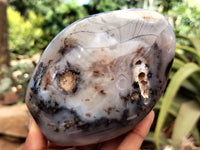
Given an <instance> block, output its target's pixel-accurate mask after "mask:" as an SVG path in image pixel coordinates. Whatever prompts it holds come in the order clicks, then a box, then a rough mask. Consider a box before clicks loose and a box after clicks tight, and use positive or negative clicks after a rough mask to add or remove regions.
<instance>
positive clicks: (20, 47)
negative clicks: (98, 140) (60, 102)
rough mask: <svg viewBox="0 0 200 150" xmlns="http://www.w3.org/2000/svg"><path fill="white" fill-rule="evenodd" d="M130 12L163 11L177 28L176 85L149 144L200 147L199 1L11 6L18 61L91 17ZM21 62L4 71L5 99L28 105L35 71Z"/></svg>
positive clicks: (46, 0)
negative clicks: (14, 96) (12, 95)
mask: <svg viewBox="0 0 200 150" xmlns="http://www.w3.org/2000/svg"><path fill="white" fill-rule="evenodd" d="M126 8H145V9H153V10H156V11H159V12H160V13H162V14H164V15H165V16H166V17H167V18H168V20H169V21H170V23H171V24H172V25H173V27H174V30H175V32H176V38H177V46H176V58H175V60H174V63H173V66H172V70H171V73H170V80H169V81H170V82H169V85H168V87H167V89H166V92H165V95H164V96H163V97H162V98H161V99H160V101H159V102H158V104H157V105H156V106H155V108H154V110H155V112H156V116H157V120H156V126H155V130H154V128H153V130H151V132H150V133H149V134H148V136H147V137H146V139H145V140H146V141H151V142H153V143H155V144H156V146H157V149H164V148H165V147H166V146H170V147H172V148H176V149H181V148H182V149H184V146H185V145H184V144H185V143H187V142H185V139H186V141H187V140H188V141H190V143H192V144H193V145H192V146H193V148H194V147H195V145H196V146H200V121H199V120H200V119H199V117H200V114H199V110H200V106H199V105H200V45H199V43H200V5H199V4H198V3H197V2H196V1H195V0H190V1H189V0H175V1H173V0H90V1H89V3H88V4H86V5H84V6H79V5H78V4H77V2H76V1H75V0H55V1H53V0H39V1H38V0H29V1H26V0H21V1H18V0H10V6H9V7H8V11H7V12H8V23H9V49H10V54H11V56H12V59H20V58H19V56H21V55H26V56H27V55H29V57H31V56H32V55H33V54H35V53H37V52H40V51H43V50H44V48H45V47H46V46H47V44H48V43H49V42H50V41H51V40H52V39H53V37H55V35H57V34H58V33H59V32H60V31H61V30H62V29H64V28H65V27H66V26H68V25H69V24H71V23H72V22H74V21H76V20H78V19H80V18H83V17H85V16H87V15H88V14H89V15H91V14H95V13H100V12H106V11H111V10H117V9H126ZM16 62H17V63H15V64H14V65H11V67H10V68H1V70H0V76H1V81H0V96H3V94H4V93H5V92H7V91H10V90H12V88H13V87H15V88H17V92H18V93H19V94H20V95H21V98H22V99H23V97H24V95H25V89H26V87H27V84H28V81H29V79H30V77H31V74H32V71H33V69H34V65H33V64H32V63H24V62H21V61H20V60H16ZM191 138H192V141H191V140H190V139H191ZM192 146H191V145H190V146H189V147H187V145H186V146H185V147H187V148H191V149H192Z"/></svg>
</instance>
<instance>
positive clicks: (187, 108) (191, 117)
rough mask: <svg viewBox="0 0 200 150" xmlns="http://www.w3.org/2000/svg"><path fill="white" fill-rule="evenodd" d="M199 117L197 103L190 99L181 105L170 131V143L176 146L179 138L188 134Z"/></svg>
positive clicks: (179, 140)
mask: <svg viewBox="0 0 200 150" xmlns="http://www.w3.org/2000/svg"><path fill="white" fill-rule="evenodd" d="M199 117H200V106H199V105H198V103H196V102H194V101H190V102H185V103H183V104H182V105H181V107H180V111H179V113H178V115H177V118H176V121H175V124H174V128H173V132H172V144H173V146H174V147H178V145H179V144H180V142H181V140H182V139H183V138H184V137H187V136H188V135H189V133H190V131H191V130H192V129H193V127H194V126H195V124H196V122H197V121H198V119H199Z"/></svg>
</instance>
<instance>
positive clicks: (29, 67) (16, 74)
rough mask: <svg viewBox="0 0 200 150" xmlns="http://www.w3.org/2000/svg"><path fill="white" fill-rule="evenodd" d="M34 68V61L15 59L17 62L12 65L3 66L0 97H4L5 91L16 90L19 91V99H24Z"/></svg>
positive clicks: (0, 70)
mask: <svg viewBox="0 0 200 150" xmlns="http://www.w3.org/2000/svg"><path fill="white" fill-rule="evenodd" d="M33 69H34V65H33V64H32V63H30V62H26V61H23V60H18V61H15V64H13V65H11V67H10V68H8V67H3V68H1V69H0V74H1V81H0V97H3V95H4V93H6V92H8V91H12V90H14V91H15V92H17V93H18V96H19V101H24V97H25V92H26V89H27V86H28V82H29V80H30V78H31V75H32V72H33Z"/></svg>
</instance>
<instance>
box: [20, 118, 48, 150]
mask: <svg viewBox="0 0 200 150" xmlns="http://www.w3.org/2000/svg"><path fill="white" fill-rule="evenodd" d="M23 150H47V140H46V138H45V137H44V135H43V134H42V132H41V130H40V128H39V127H38V125H37V124H36V123H35V121H34V119H33V118H32V117H31V121H30V128H29V133H28V135H27V138H26V142H25V144H24V147H23Z"/></svg>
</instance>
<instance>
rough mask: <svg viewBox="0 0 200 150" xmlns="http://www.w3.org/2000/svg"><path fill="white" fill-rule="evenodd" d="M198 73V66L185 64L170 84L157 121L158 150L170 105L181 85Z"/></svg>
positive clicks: (199, 68)
mask: <svg viewBox="0 0 200 150" xmlns="http://www.w3.org/2000/svg"><path fill="white" fill-rule="evenodd" d="M196 71H200V67H198V66H197V65H196V64H194V63H187V64H185V65H184V66H183V67H181V68H180V69H179V70H178V71H177V72H176V73H175V75H174V77H173V78H172V80H171V82H170V83H169V86H168V87H167V90H166V93H165V96H164V97H163V99H162V106H161V109H160V114H159V116H158V121H157V125H156V129H155V142H156V146H157V149H158V150H159V149H160V146H159V140H160V139H159V137H160V131H161V129H162V126H163V124H164V121H165V120H166V116H167V113H168V110H169V108H170V104H171V103H172V101H173V99H174V97H175V95H176V93H177V91H178V89H179V88H180V86H181V83H182V82H183V81H184V80H185V79H186V78H187V77H188V76H190V75H191V74H193V73H194V72H196Z"/></svg>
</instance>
